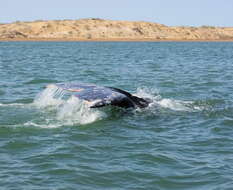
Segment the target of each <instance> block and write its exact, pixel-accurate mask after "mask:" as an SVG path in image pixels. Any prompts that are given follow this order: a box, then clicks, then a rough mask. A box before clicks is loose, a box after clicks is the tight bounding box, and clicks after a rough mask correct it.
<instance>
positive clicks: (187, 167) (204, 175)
mask: <svg viewBox="0 0 233 190" xmlns="http://www.w3.org/2000/svg"><path fill="white" fill-rule="evenodd" d="M59 82H67V83H69V82H82V83H94V84H97V85H103V86H113V87H117V88H121V89H124V90H127V91H129V92H131V93H133V94H136V95H138V96H140V97H149V98H151V99H152V100H153V103H152V104H151V105H150V106H149V107H148V108H146V109H136V110H123V109H119V108H113V107H105V108H100V109H89V108H87V107H86V106H85V105H84V104H83V103H82V102H80V101H79V100H78V99H77V98H72V97H69V98H67V99H66V100H64V99H60V96H59V95H58V94H56V93H55V91H54V89H53V88H51V87H47V88H46V86H47V85H48V84H51V83H59ZM232 84H233V43H231V42H0V189H1V190H5V189H6V190H18V189H30V190H31V189H42V190H48V189H49V190H50V189H51V190H55V189H56V190H62V189H64V190H65V189H74V190H76V189H79V190H104V189H106V190H118V189H128V190H140V189H145V190H150V189H151V190H166V189H169V190H170V189H171V190H180V189H185V190H187V189H190V190H231V189H233V85H232ZM55 95H56V97H54V96H55Z"/></svg>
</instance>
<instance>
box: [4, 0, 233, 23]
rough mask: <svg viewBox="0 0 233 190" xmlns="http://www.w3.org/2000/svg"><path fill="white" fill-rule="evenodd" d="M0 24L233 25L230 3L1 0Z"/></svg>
mask: <svg viewBox="0 0 233 190" xmlns="http://www.w3.org/2000/svg"><path fill="white" fill-rule="evenodd" d="M0 2H1V3H0V23H6V22H13V21H17V20H19V21H32V20H52V19H80V18H92V17H93V18H103V19H112V20H132V21H152V22H158V23H161V24H166V25H179V26H180V25H192V26H199V25H213V26H233V0H83V1H82V0H0Z"/></svg>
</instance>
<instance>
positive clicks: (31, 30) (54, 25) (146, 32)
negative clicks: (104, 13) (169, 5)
mask: <svg viewBox="0 0 233 190" xmlns="http://www.w3.org/2000/svg"><path fill="white" fill-rule="evenodd" d="M0 39H2V40H4V39H5V40H6V39H7V40H30V39H34V40H36V39H38V40H39V39H40V40H43V39H44V40H46V39H50V40H53V39H54V40H60V39H61V40H233V27H231V28H230V27H210V26H202V27H168V26H165V25H162V24H158V23H151V22H130V21H111V20H103V19H80V20H53V21H42V20H38V21H34V22H19V21H17V22H14V23H10V24H0Z"/></svg>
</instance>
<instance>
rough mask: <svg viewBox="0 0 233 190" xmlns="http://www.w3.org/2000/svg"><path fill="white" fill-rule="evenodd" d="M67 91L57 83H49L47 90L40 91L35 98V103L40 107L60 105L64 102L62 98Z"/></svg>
mask: <svg viewBox="0 0 233 190" xmlns="http://www.w3.org/2000/svg"><path fill="white" fill-rule="evenodd" d="M64 95H65V91H64V90H62V89H61V88H58V87H57V86H55V85H49V86H47V88H46V89H45V90H43V91H42V92H41V93H39V94H38V95H37V96H36V98H35V99H34V105H35V106H37V107H39V108H45V107H48V106H59V105H61V104H62V103H64V100H63V99H62V98H63V97H64Z"/></svg>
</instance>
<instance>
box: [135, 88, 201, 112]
mask: <svg viewBox="0 0 233 190" xmlns="http://www.w3.org/2000/svg"><path fill="white" fill-rule="evenodd" d="M135 95H137V96H139V97H142V98H149V99H151V100H152V103H151V104H150V105H149V108H154V107H158V106H160V107H161V108H167V109H170V110H174V111H184V112H194V111H200V110H202V109H203V108H201V107H199V106H194V102H193V101H183V100H174V99H169V98H162V97H161V96H160V95H159V91H158V90H157V89H148V88H138V89H137V93H136V94H135Z"/></svg>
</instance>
